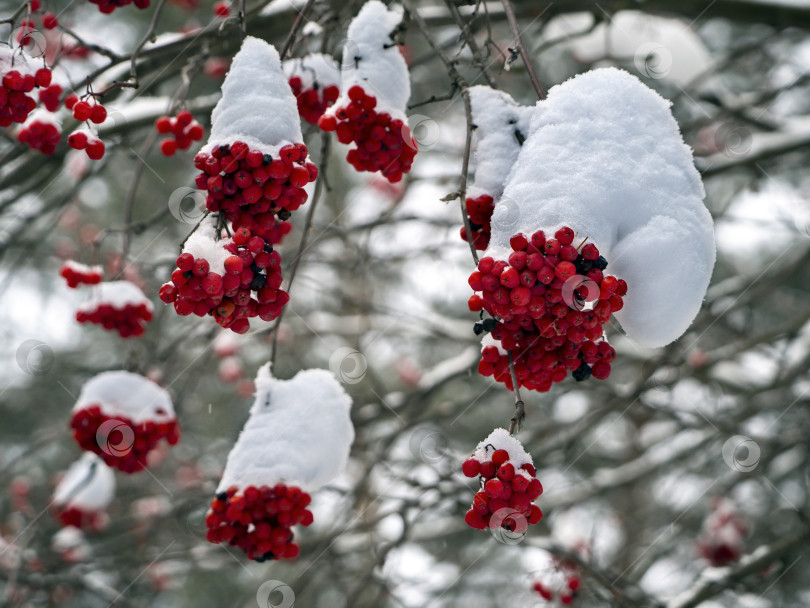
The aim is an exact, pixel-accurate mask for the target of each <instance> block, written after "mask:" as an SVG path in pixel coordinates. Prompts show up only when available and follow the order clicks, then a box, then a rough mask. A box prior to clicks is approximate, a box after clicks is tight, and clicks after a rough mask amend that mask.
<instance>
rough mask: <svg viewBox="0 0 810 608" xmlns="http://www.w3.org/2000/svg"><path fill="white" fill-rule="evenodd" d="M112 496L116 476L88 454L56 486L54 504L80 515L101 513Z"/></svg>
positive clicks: (93, 456) (99, 460)
mask: <svg viewBox="0 0 810 608" xmlns="http://www.w3.org/2000/svg"><path fill="white" fill-rule="evenodd" d="M114 496H115V475H114V474H113V472H112V469H110V468H109V467H108V466H107V465H106V464H104V461H103V460H101V458H99V457H98V456H96V455H95V454H93V453H91V452H85V454H84V455H83V456H82V457H81V458H79V460H77V461H76V462H74V463H73V464H72V465H70V468H69V469H68V470H67V472H66V473H65V475H64V476H63V477H62V480H61V481H60V482H59V484H58V485H57V486H56V490H55V491H54V494H53V503H54V505H56V506H58V507H64V508H67V509H79V510H81V511H102V510H104V509H106V508H107V506H109V504H110V503H111V502H112V500H113V497H114Z"/></svg>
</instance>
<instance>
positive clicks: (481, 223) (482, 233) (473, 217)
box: [461, 194, 495, 251]
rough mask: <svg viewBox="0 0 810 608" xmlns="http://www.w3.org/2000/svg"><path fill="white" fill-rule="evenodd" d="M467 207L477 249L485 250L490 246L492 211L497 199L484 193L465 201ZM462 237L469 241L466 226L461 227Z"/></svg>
mask: <svg viewBox="0 0 810 608" xmlns="http://www.w3.org/2000/svg"><path fill="white" fill-rule="evenodd" d="M464 206H465V207H466V208H467V217H468V218H469V220H470V229H471V230H472V235H473V245H475V248H476V249H480V250H481V251H483V250H484V249H486V248H487V247H489V237H490V229H491V226H490V222H491V220H492V211H493V210H494V209H495V201H494V200H493V199H492V197H491V196H490V195H489V194H482V195H481V196H477V197H475V198H468V199H467V200H466V201H464ZM461 238H462V240H464V241H467V242H469V240H470V239H468V238H467V228H466V226H462V227H461Z"/></svg>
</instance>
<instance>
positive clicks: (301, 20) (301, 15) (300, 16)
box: [278, 0, 315, 61]
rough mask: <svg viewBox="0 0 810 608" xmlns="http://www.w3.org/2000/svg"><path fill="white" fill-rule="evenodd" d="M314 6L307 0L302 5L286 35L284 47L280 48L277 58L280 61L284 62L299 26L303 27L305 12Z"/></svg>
mask: <svg viewBox="0 0 810 608" xmlns="http://www.w3.org/2000/svg"><path fill="white" fill-rule="evenodd" d="M313 4H315V0H307V3H306V4H305V5H304V8H302V9H301V10H300V11H299V13H298V16H297V17H296V18H295V23H293V26H292V29H291V30H290V33H289V34H288V35H287V40H285V41H284V46H283V47H281V50H280V51H279V53H278V54H279V56H280V57H281V60H282V61H284V58H285V57H286V56H287V53H288V52H289V51H290V50H291V49H292V46H293V43H294V42H295V37H296V36H297V35H298V30H300V29H301V26H302V25H304V20H305V19H306V15H307V12H308V11H309V9H310V8H312V5H313Z"/></svg>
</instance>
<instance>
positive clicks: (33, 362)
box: [16, 339, 54, 376]
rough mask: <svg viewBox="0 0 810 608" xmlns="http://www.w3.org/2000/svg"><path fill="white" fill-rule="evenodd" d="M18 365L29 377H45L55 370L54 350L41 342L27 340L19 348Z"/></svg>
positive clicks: (17, 354)
mask: <svg viewBox="0 0 810 608" xmlns="http://www.w3.org/2000/svg"><path fill="white" fill-rule="evenodd" d="M16 358H17V365H18V366H19V368H20V369H21V370H22V371H23V372H25V373H26V374H28V375H29V376H44V375H45V374H47V373H48V372H49V371H51V369H52V368H53V362H54V355H53V349H52V348H51V347H50V346H48V345H47V344H45V342H42V341H41V340H33V339H31V340H26V341H25V342H23V343H22V344H20V346H19V347H17V353H16Z"/></svg>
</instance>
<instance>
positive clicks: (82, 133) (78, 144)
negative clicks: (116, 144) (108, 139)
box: [68, 130, 106, 160]
mask: <svg viewBox="0 0 810 608" xmlns="http://www.w3.org/2000/svg"><path fill="white" fill-rule="evenodd" d="M68 145H69V146H70V147H71V148H73V149H74V150H84V153H85V154H87V157H88V158H90V159H91V160H99V159H100V158H102V157H103V156H104V151H105V150H106V146H105V145H104V142H103V141H101V140H100V139H99V138H98V137H96V136H95V135H93V134H92V133H91V132H90V131H86V130H79V131H74V132H73V133H71V134H70V135H68Z"/></svg>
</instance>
